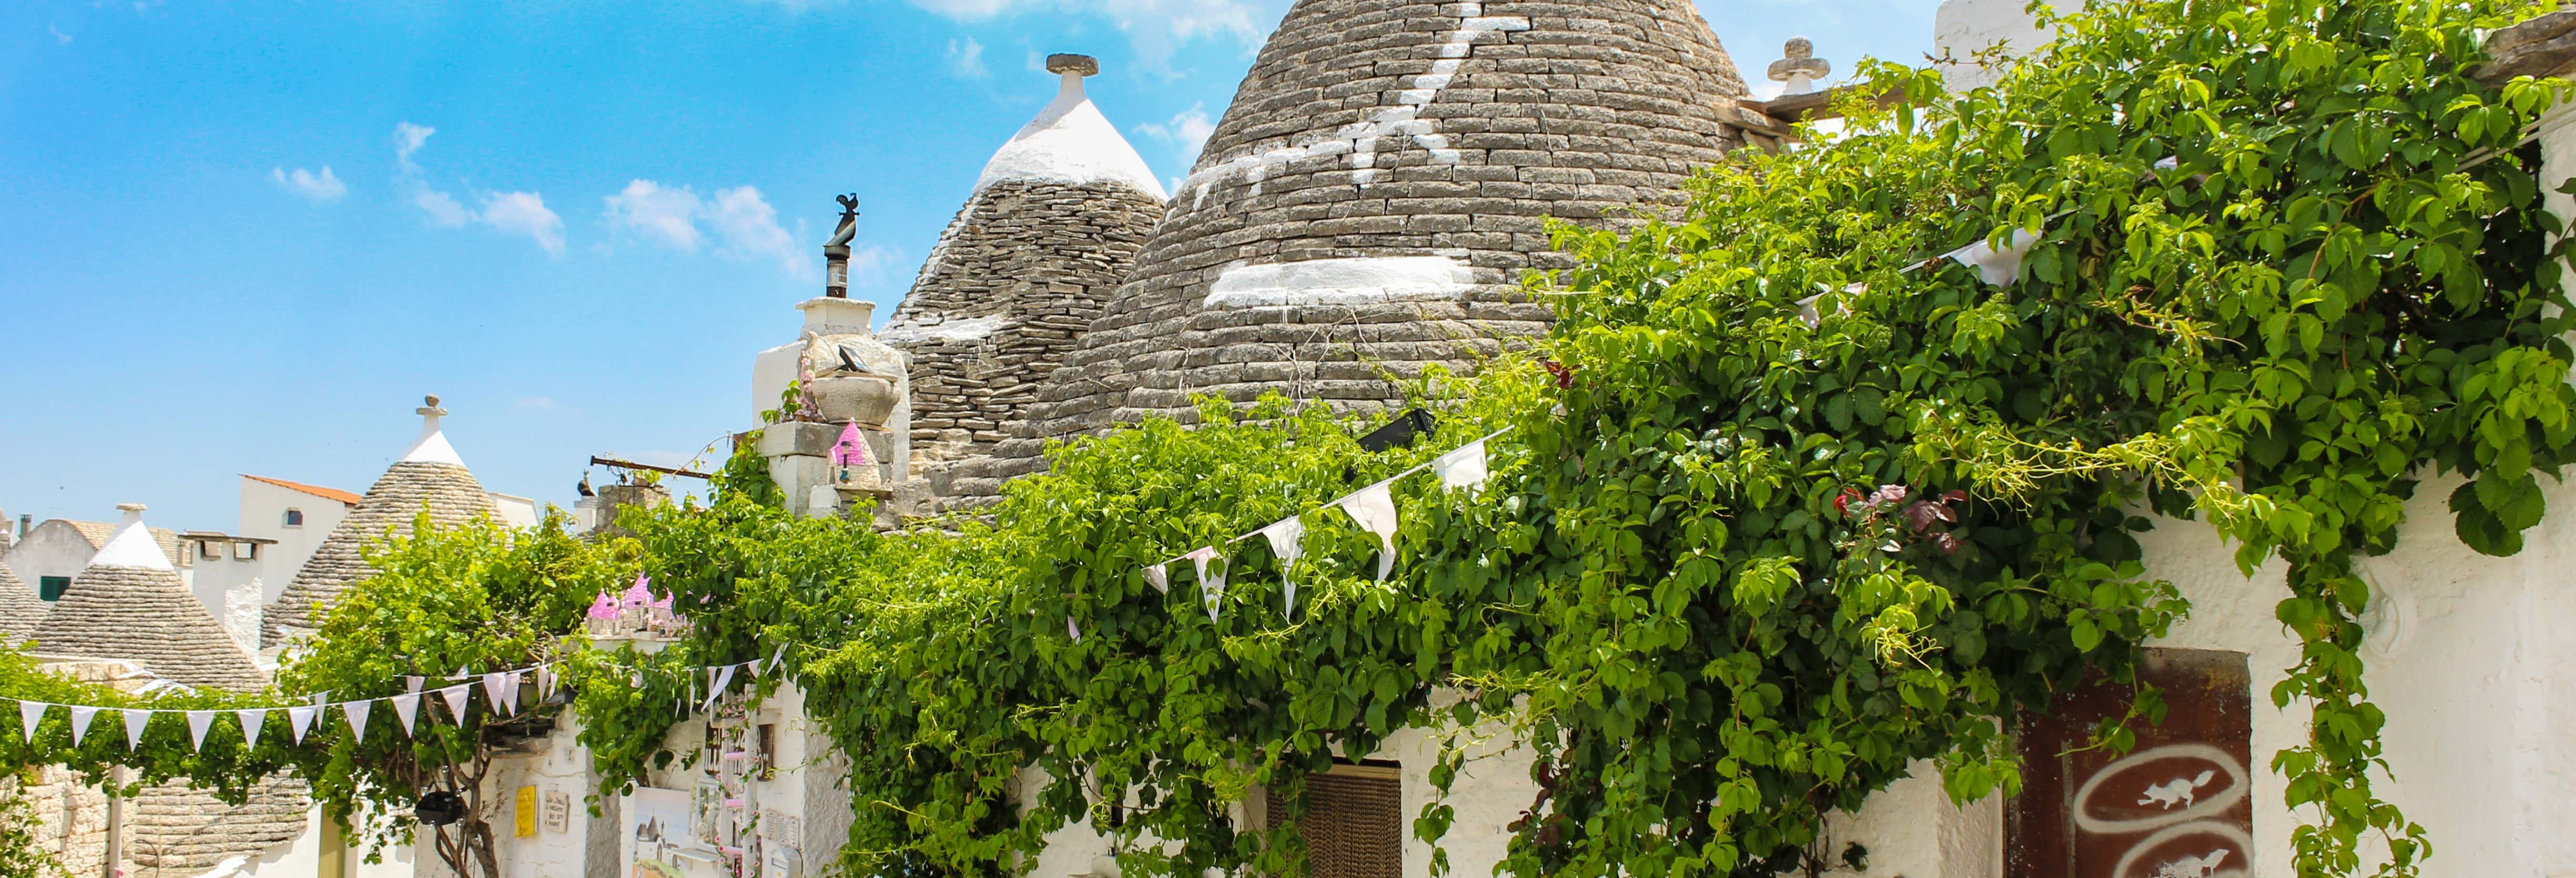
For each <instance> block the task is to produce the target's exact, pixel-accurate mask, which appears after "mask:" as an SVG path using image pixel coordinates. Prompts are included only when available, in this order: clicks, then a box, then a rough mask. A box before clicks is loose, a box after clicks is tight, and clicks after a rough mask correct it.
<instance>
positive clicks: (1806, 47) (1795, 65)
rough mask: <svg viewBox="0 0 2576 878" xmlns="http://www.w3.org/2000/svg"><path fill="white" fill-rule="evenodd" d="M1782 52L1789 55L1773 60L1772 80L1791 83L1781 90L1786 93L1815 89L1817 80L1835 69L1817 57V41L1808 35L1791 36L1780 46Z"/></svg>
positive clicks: (1800, 93)
mask: <svg viewBox="0 0 2576 878" xmlns="http://www.w3.org/2000/svg"><path fill="white" fill-rule="evenodd" d="M1780 53H1781V54H1783V55H1786V56H1788V57H1785V58H1782V59H1780V60H1778V61H1773V62H1771V81H1773V82H1785V83H1788V84H1789V85H1788V87H1787V88H1784V89H1781V91H1780V93H1781V94H1784V95H1802V94H1806V93H1808V92H1812V91H1815V90H1816V80H1819V79H1823V78H1824V77H1825V74H1828V73H1832V72H1833V70H1834V65H1832V64H1831V63H1828V62H1826V61H1825V59H1823V58H1818V57H1816V44H1815V41H1813V40H1809V39H1807V38H1806V37H1790V38H1789V42H1787V43H1784V44H1782V45H1781V46H1780Z"/></svg>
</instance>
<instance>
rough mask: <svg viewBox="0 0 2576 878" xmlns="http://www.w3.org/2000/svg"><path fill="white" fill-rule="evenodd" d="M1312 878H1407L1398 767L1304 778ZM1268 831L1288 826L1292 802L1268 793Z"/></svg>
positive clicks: (1303, 825)
mask: <svg viewBox="0 0 2576 878" xmlns="http://www.w3.org/2000/svg"><path fill="white" fill-rule="evenodd" d="M1306 802H1307V811H1306V816H1305V818H1304V819H1303V820H1300V821H1299V822H1298V830H1299V833H1298V834H1300V835H1302V836H1304V837H1305V839H1306V866H1307V872H1306V874H1307V875H1308V876H1310V878H1403V875H1404V785H1403V779H1402V777H1401V775H1400V773H1399V772H1398V771H1397V770H1396V769H1394V768H1386V767H1380V766H1375V765H1343V766H1337V767H1335V768H1334V769H1333V770H1332V771H1331V772H1328V773H1325V774H1319V775H1314V776H1312V777H1309V778H1307V779H1306ZM1267 804H1268V805H1269V808H1268V809H1267V810H1268V811H1269V812H1270V820H1269V823H1270V828H1271V829H1278V828H1280V827H1281V826H1284V825H1286V824H1287V813H1288V803H1287V801H1286V800H1284V799H1282V798H1281V797H1280V796H1279V795H1278V794H1277V793H1271V794H1269V800H1268V802H1267Z"/></svg>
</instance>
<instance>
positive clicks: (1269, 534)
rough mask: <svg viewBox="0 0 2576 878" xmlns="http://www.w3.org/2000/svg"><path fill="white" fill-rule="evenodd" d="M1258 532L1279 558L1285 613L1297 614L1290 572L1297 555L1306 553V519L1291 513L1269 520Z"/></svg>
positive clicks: (1295, 596)
mask: <svg viewBox="0 0 2576 878" xmlns="http://www.w3.org/2000/svg"><path fill="white" fill-rule="evenodd" d="M1260 534H1261V536H1262V537H1263V538H1265V539H1268V540H1269V541H1270V554H1272V555H1274V556H1277V557H1278V558H1279V585H1280V590H1281V591H1285V592H1287V593H1288V610H1287V614H1288V615H1289V616H1292V617H1293V616H1295V615H1297V578H1296V577H1295V576H1292V575H1290V573H1291V572H1292V571H1294V570H1295V569H1296V566H1297V557H1298V556H1299V555H1303V554H1305V553H1306V547H1305V545H1304V544H1303V542H1302V541H1303V540H1304V538H1305V536H1306V521H1305V520H1304V519H1301V518H1298V517H1297V516H1294V515H1291V516H1288V517H1287V518H1282V519H1280V520H1278V521H1274V522H1271V523H1270V526H1269V527H1265V528H1262V529H1261V530H1260Z"/></svg>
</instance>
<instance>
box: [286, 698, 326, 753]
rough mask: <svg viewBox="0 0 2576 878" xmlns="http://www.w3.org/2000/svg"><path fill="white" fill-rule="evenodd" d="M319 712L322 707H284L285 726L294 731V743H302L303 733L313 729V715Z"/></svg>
mask: <svg viewBox="0 0 2576 878" xmlns="http://www.w3.org/2000/svg"><path fill="white" fill-rule="evenodd" d="M321 712H322V708H319V707H310V706H299V707H290V708H287V709H286V727H287V729H288V730H290V731H293V732H294V733H295V735H294V741H295V743H298V744H301V743H304V733H305V732H309V731H312V730H313V715H314V714H317V713H321Z"/></svg>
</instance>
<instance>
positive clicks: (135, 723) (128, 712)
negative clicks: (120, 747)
mask: <svg viewBox="0 0 2576 878" xmlns="http://www.w3.org/2000/svg"><path fill="white" fill-rule="evenodd" d="M116 712H117V713H121V714H124V715H125V749H126V750H129V751H132V750H140V749H143V730H144V729H147V728H151V727H152V712H151V711H148V710H134V709H131V708H118V709H117V711H116Z"/></svg>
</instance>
